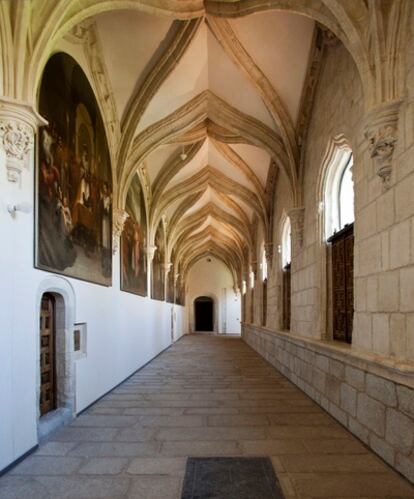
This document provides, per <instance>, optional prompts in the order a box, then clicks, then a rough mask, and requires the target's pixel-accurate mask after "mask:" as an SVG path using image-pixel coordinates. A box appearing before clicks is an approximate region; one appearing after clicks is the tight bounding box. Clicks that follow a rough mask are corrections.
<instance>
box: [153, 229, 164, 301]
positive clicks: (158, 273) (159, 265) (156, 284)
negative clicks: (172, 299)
mask: <svg viewBox="0 0 414 499" xmlns="http://www.w3.org/2000/svg"><path fill="white" fill-rule="evenodd" d="M155 246H156V248H157V250H156V251H155V254H154V258H153V260H152V290H151V296H152V298H154V299H155V300H161V301H163V300H164V299H165V267H164V264H165V239H164V227H163V224H162V221H160V223H159V224H158V228H157V231H156V233H155Z"/></svg>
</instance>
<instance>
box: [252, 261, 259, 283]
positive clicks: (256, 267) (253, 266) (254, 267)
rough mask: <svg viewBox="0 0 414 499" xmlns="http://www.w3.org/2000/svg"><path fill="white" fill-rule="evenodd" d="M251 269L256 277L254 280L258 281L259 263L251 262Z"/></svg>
mask: <svg viewBox="0 0 414 499" xmlns="http://www.w3.org/2000/svg"><path fill="white" fill-rule="evenodd" d="M250 268H251V272H252V274H253V275H254V280H255V281H256V278H257V269H258V265H257V262H250Z"/></svg>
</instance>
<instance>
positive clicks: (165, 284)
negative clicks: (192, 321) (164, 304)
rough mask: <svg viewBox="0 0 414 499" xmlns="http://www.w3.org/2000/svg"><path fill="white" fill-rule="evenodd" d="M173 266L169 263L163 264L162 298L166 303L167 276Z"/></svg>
mask: <svg viewBox="0 0 414 499" xmlns="http://www.w3.org/2000/svg"><path fill="white" fill-rule="evenodd" d="M172 266H173V264H172V263H171V262H168V263H164V265H163V267H164V297H165V300H166V301H167V293H168V275H169V273H170V271H171V269H172Z"/></svg>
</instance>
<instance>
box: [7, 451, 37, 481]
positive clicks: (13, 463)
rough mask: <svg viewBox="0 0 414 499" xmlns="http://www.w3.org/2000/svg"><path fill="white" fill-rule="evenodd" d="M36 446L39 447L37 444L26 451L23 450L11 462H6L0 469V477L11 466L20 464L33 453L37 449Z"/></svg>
mask: <svg viewBox="0 0 414 499" xmlns="http://www.w3.org/2000/svg"><path fill="white" fill-rule="evenodd" d="M38 447H39V444H36V445H34V446H33V447H32V448H31V449H29V450H28V451H27V452H25V453H24V454H22V455H21V456H20V457H18V458H17V459H15V460H14V461H13V462H11V463H10V464H8V465H7V466H6V467H5V468H3V469H2V470H0V477H1V476H3V475H5V474H6V473H8V472H9V471H10V470H11V469H12V468H14V467H15V466H17V465H18V464H20V463H21V462H22V461H23V460H24V459H26V457H28V456H30V454H33V452H34V451H35V450H37V449H38Z"/></svg>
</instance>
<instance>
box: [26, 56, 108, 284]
mask: <svg viewBox="0 0 414 499" xmlns="http://www.w3.org/2000/svg"><path fill="white" fill-rule="evenodd" d="M39 111H40V113H41V114H42V116H44V117H45V118H46V119H47V121H48V125H47V126H45V127H43V128H42V129H41V130H40V133H39V139H38V140H39V143H38V149H37V150H38V162H37V196H36V201H37V202H36V205H37V210H36V213H37V217H36V218H37V220H36V251H35V253H36V254H35V265H36V266H37V267H38V268H40V269H43V270H48V271H51V272H57V273H60V274H64V275H66V276H70V277H75V278H78V279H83V280H87V281H91V282H94V283H97V284H103V285H106V286H110V285H111V283H112V176H111V165H110V156H109V151H108V145H107V140H106V135H105V129H104V125H103V121H102V118H101V115H100V112H99V108H98V104H97V102H96V99H95V96H94V93H93V90H92V88H91V86H90V84H89V82H88V79H87V78H86V76H85V74H84V72H83V71H82V69H81V67H80V66H79V65H78V64H77V62H76V61H75V60H74V59H73V58H72V57H70V56H68V55H67V54H63V53H58V54H55V55H53V56H52V57H51V58H50V59H49V61H48V63H47V64H46V67H45V70H44V72H43V77H42V82H41V86H40V91H39Z"/></svg>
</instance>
